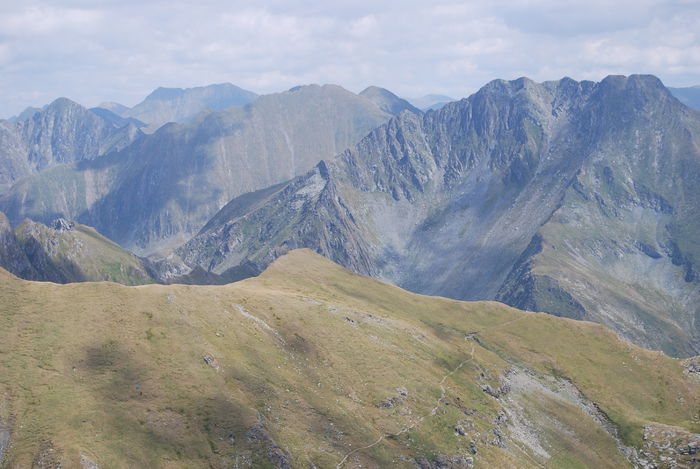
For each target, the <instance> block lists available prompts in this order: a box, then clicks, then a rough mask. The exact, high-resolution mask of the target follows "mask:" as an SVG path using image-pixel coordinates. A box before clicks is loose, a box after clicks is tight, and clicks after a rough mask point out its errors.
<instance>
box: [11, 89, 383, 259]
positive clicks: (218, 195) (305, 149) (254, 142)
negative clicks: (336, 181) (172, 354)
mask: <svg viewBox="0 0 700 469" xmlns="http://www.w3.org/2000/svg"><path fill="white" fill-rule="evenodd" d="M390 117H391V116H390V115H389V114H388V113H386V112H384V111H382V110H381V109H379V108H378V107H377V105H376V104H375V103H374V102H372V101H371V100H369V99H367V98H364V97H361V96H358V95H356V94H354V93H351V92H349V91H346V90H344V89H342V88H340V87H338V86H332V85H326V86H317V85H312V86H305V87H299V88H295V89H293V90H291V91H288V92H284V93H279V94H275V95H268V96H263V97H260V98H259V99H257V100H256V101H255V102H253V103H251V104H249V105H247V106H244V107H233V108H229V109H226V110H224V111H219V112H214V113H205V114H202V115H200V116H199V117H198V118H197V119H195V120H194V121H192V122H190V123H187V124H181V125H178V124H170V125H166V126H164V127H163V128H161V129H160V130H159V131H158V132H156V133H155V134H152V135H148V136H146V137H144V138H141V139H139V140H138V141H137V142H135V143H134V144H133V145H131V146H129V147H128V148H126V149H124V150H123V151H120V152H114V153H112V154H110V155H106V156H105V157H102V158H100V159H99V161H94V162H84V163H81V164H79V165H75V166H73V167H60V168H56V169H55V170H49V171H48V172H45V173H44V174H41V175H39V176H37V177H35V178H30V179H29V180H26V181H23V182H22V184H18V185H17V186H15V187H14V188H13V190H12V191H11V192H10V193H9V194H8V195H7V196H6V197H4V198H3V200H2V201H0V205H1V206H2V207H3V208H4V209H5V211H6V213H7V215H8V217H9V218H10V219H11V220H12V221H13V222H14V223H17V222H18V221H19V220H21V219H22V218H24V217H29V218H32V219H35V220H41V221H46V222H48V221H50V220H51V219H53V218H55V217H56V216H63V217H65V218H70V219H76V220H79V221H81V222H82V223H85V224H87V225H90V226H95V227H96V228H97V229H98V230H99V231H100V232H102V233H104V234H105V235H106V236H108V237H109V238H110V239H114V240H116V241H117V242H119V243H120V244H122V245H123V246H127V247H129V248H133V249H136V250H138V251H139V252H141V253H145V252H150V251H154V250H157V249H159V248H167V247H168V246H170V245H173V244H175V245H178V244H181V243H182V242H184V241H185V240H187V239H188V238H189V237H190V236H192V235H194V234H195V233H196V232H197V231H198V230H199V229H200V228H201V227H202V226H203V225H204V224H205V223H206V222H207V221H208V220H209V219H210V218H211V216H212V215H214V214H215V213H216V212H217V211H218V210H219V209H221V207H223V206H224V205H225V204H226V203H227V202H228V201H229V200H231V198H233V197H235V196H237V195H240V194H243V193H246V192H249V191H253V190H257V189H261V188H264V187H267V186H270V185H272V184H276V183H279V182H281V181H285V180H288V179H289V178H291V177H294V176H296V175H298V174H303V173H304V172H306V171H308V170H309V169H311V168H312V167H313V166H314V165H315V164H316V163H317V162H318V161H319V160H321V159H322V158H324V157H328V156H331V155H334V154H336V153H338V152H340V151H342V150H343V149H345V148H347V147H349V146H351V145H353V144H354V143H356V142H357V141H359V140H360V139H361V138H362V137H363V136H364V135H366V134H367V133H368V132H369V131H370V130H372V129H373V128H375V127H377V126H378V125H381V124H382V123H385V122H386V121H388V120H389V118H390Z"/></svg>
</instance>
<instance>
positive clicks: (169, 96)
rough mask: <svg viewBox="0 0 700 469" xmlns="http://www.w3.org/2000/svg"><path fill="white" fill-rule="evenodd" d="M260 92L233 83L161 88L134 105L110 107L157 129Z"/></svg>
mask: <svg viewBox="0 0 700 469" xmlns="http://www.w3.org/2000/svg"><path fill="white" fill-rule="evenodd" d="M257 97H258V95H256V94H255V93H253V92H252V91H247V90H244V89H242V88H239V87H237V86H235V85H232V84H231V83H222V84H218V85H209V86H201V87H196V88H184V89H183V88H158V89H156V90H154V91H153V92H152V93H151V94H149V95H148V96H147V97H146V99H144V100H143V101H142V102H141V103H139V104H137V105H136V106H134V107H132V108H130V109H122V108H119V109H118V111H119V112H116V111H115V109H110V110H111V111H113V112H116V113H117V114H119V115H121V116H123V117H133V118H136V119H138V120H140V121H142V122H146V123H147V124H150V129H151V130H155V129H157V128H158V127H160V126H161V125H163V124H165V123H167V122H187V121H190V120H192V119H193V118H194V117H195V116H196V115H197V114H199V113H200V112H202V111H205V110H210V111H219V110H222V109H226V108H228V107H231V106H241V105H244V104H248V103H249V102H251V101H253V100H254V99H255V98H257Z"/></svg>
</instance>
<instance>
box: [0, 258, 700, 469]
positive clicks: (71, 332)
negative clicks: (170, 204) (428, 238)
mask: <svg viewBox="0 0 700 469" xmlns="http://www.w3.org/2000/svg"><path fill="white" fill-rule="evenodd" d="M474 332H476V334H472V335H469V333H474ZM470 337H471V338H470ZM204 357H210V358H211V359H213V362H212V364H211V365H209V364H207V363H205V361H204V360H203V358H204ZM508 368H511V369H512V368H517V369H529V370H530V372H531V375H532V376H534V378H533V379H536V380H540V381H542V382H545V383H548V382H549V383H552V382H554V381H552V379H553V378H550V379H549V381H547V379H545V378H544V377H545V376H555V377H556V376H559V377H562V376H563V377H567V378H568V379H570V380H571V381H572V382H573V383H575V384H576V386H578V388H579V389H580V390H581V391H582V392H583V394H585V395H586V396H587V397H588V398H590V399H591V400H592V401H594V402H596V403H597V404H598V405H599V406H600V408H601V409H602V410H603V411H605V412H606V413H607V414H608V415H609V416H610V417H611V418H612V419H613V420H614V421H615V423H616V424H617V425H618V426H619V427H620V429H621V430H622V435H623V437H624V439H625V441H626V442H628V443H633V444H635V445H640V444H641V433H640V431H641V426H642V425H643V424H645V423H647V422H650V421H654V422H661V423H665V424H669V425H675V426H682V427H685V428H686V429H689V430H691V431H694V432H697V431H698V430H700V422H699V421H698V409H699V407H700V406H699V399H700V398H699V397H698V396H700V386H698V383H697V382H692V381H691V380H689V378H688V377H687V375H684V374H683V373H682V372H681V371H682V367H681V364H680V362H679V361H677V360H674V359H670V358H667V357H666V356H664V355H662V354H660V353H655V352H649V351H645V350H642V349H640V348H637V347H635V346H633V345H630V344H628V343H626V342H623V341H620V340H619V339H617V338H616V336H614V335H613V334H612V333H611V332H610V331H609V330H607V329H605V328H604V327H603V326H600V325H595V324H590V323H582V322H575V321H571V320H567V319H561V318H556V317H553V316H550V315H546V314H538V313H523V312H520V311H517V310H514V309H512V308H508V307H505V306H502V305H500V304H497V303H465V302H458V301H452V300H447V299H442V298H432V297H426V296H420V295H415V294H411V293H408V292H405V291H403V290H401V289H399V288H396V287H393V286H390V285H387V284H384V283H381V282H378V281H375V280H371V279H368V278H364V277H361V276H357V275H354V274H351V273H349V272H347V271H345V270H344V269H342V268H340V267H338V266H336V265H335V264H332V263H330V262H329V261H327V260H325V259H324V258H321V257H320V256H317V255H314V254H312V253H311V252H309V251H305V250H301V251H294V252H292V253H290V254H288V255H287V256H285V257H283V258H281V259H280V260H278V261H277V262H276V263H275V264H273V265H272V266H271V267H270V268H269V269H268V270H267V271H266V272H264V273H263V274H262V275H261V276H260V277H258V278H253V279H248V280H245V281H242V282H238V283H235V284H231V285H226V286H196V287H193V286H182V285H181V286H161V285H150V286H141V287H124V286H121V285H117V284H110V283H93V284H90V283H85V284H71V285H55V284H45V283H34V282H25V281H21V280H18V279H16V278H14V277H11V276H10V275H9V274H6V273H5V272H1V273H0V370H2V372H1V373H0V424H1V423H2V422H4V425H5V426H8V423H9V425H10V426H11V427H12V431H13V433H12V442H13V443H12V447H11V448H10V451H9V453H8V456H7V460H6V461H5V464H6V465H7V467H28V466H30V465H31V463H32V462H35V463H36V462H37V460H39V459H41V460H42V461H47V460H60V461H61V462H62V464H63V465H62V467H64V468H70V467H81V466H80V458H81V455H82V457H87V458H89V459H91V460H94V461H96V462H97V463H98V464H99V465H100V467H103V468H104V467H168V468H170V467H172V468H179V467H230V466H231V465H233V464H235V463H238V464H240V465H241V466H242V467H244V466H245V463H246V462H248V463H251V464H253V465H254V466H256V467H265V466H266V465H268V466H269V465H270V464H272V463H271V462H270V460H274V459H275V457H277V458H278V459H277V460H279V457H281V456H280V455H282V456H284V453H285V452H288V453H290V454H291V457H288V456H284V457H286V458H287V459H288V460H289V461H291V463H292V466H293V467H308V466H309V465H310V464H311V463H313V464H315V465H316V466H317V467H335V466H336V464H338V463H340V462H341V461H343V457H344V456H345V455H347V454H348V453H349V452H351V451H353V450H354V449H358V448H360V447H365V446H370V445H372V444H373V443H374V442H376V441H378V440H379V441H380V442H379V443H377V444H375V445H373V446H371V447H369V448H367V449H363V450H359V451H357V452H355V453H352V454H350V455H349V456H348V458H347V459H345V460H344V464H347V467H356V466H357V465H358V464H360V463H362V464H364V465H365V467H367V466H370V467H376V466H379V467H387V466H398V467H401V466H407V467H410V464H409V463H407V462H406V461H405V460H406V459H409V458H416V457H419V456H425V457H426V458H427V459H428V460H431V459H435V458H436V457H438V455H446V456H450V457H451V456H452V455H460V454H469V453H467V450H468V447H469V442H470V441H475V442H476V444H477V446H478V455H477V456H476V457H475V459H476V462H477V467H479V466H481V467H513V466H515V467H541V465H542V464H544V463H547V464H548V467H621V466H624V465H625V464H626V462H625V460H624V459H623V458H622V456H621V455H620V453H619V451H618V450H617V448H616V446H615V443H614V441H613V439H612V438H611V437H610V436H609V435H608V434H607V433H605V432H603V431H602V430H601V429H600V428H599V427H598V426H596V425H595V423H594V422H593V420H592V419H591V418H590V417H588V416H587V415H586V414H585V413H583V412H582V411H581V409H580V408H579V407H577V406H575V405H572V404H571V403H569V402H567V401H565V400H561V399H556V398H555V397H553V396H550V395H548V394H547V393H542V392H534V391H531V390H528V389H519V390H514V391H512V392H511V393H510V394H509V396H508V397H502V398H500V399H495V398H493V397H491V396H489V395H488V394H486V393H484V392H483V391H482V389H481V386H485V385H487V384H488V385H490V386H492V388H494V389H495V388H498V387H499V385H501V384H502V381H499V377H500V376H501V375H502V374H503V373H504V371H505V370H506V369H508ZM528 376H529V375H528ZM397 388H405V389H406V390H407V391H408V396H403V397H401V396H400V395H399V394H397V391H396V389H397ZM388 397H400V398H401V400H402V404H401V405H398V406H393V407H383V406H381V405H378V404H380V403H381V402H382V401H384V400H385V399H386V398H388ZM3 401H4V402H3ZM508 406H510V407H511V408H514V409H520V410H519V411H518V412H520V413H521V414H522V415H524V416H525V417H526V418H527V420H528V421H529V422H531V423H534V424H535V425H536V426H537V428H539V429H540V430H539V432H538V434H539V437H540V440H541V442H542V444H543V446H544V447H545V449H546V453H547V456H541V455H540V456H538V455H537V454H536V452H534V451H533V450H532V449H529V448H528V447H527V446H526V445H523V444H522V442H521V441H520V440H518V439H516V438H511V439H508V440H507V444H506V446H507V449H503V448H501V447H499V446H497V445H494V444H492V443H490V442H491V441H492V440H493V439H494V435H495V434H494V428H495V427H494V425H495V424H494V422H495V421H496V420H497V419H498V416H499V415H500V414H502V413H503V412H504V409H503V408H504V407H508ZM465 410H466V412H465ZM433 411H434V412H433ZM466 414H468V418H466V420H465V417H466ZM460 423H461V424H463V425H464V426H465V427H467V428H468V429H469V430H468V436H467V437H460V436H457V435H456V434H455V432H454V430H453V429H454V428H455V426H456V425H458V424H460ZM507 428H509V427H503V431H504V432H505V433H508V432H509V430H507ZM251 429H253V430H251ZM404 429H405V431H404V432H403V433H401V434H400V435H398V436H385V435H386V434H389V433H399V432H401V431H402V430H404ZM382 437H384V438H382ZM273 440H274V441H275V442H276V444H274V443H272V441H273ZM276 445H279V447H277V446H276ZM276 455H277V456H276ZM402 458H403V459H402Z"/></svg>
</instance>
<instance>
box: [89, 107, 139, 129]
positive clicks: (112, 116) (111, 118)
mask: <svg viewBox="0 0 700 469" xmlns="http://www.w3.org/2000/svg"><path fill="white" fill-rule="evenodd" d="M90 112H92V113H94V114H97V115H98V116H100V117H101V118H103V119H104V120H106V121H107V122H111V123H112V124H114V125H116V126H117V127H120V128H121V127H125V126H127V125H129V124H133V125H134V126H135V127H138V128H141V127H146V126H147V125H148V124H146V123H145V122H141V121H140V120H138V119H135V118H133V117H122V116H120V115H119V114H117V113H115V112H114V111H110V110H109V109H106V108H103V107H93V108H90Z"/></svg>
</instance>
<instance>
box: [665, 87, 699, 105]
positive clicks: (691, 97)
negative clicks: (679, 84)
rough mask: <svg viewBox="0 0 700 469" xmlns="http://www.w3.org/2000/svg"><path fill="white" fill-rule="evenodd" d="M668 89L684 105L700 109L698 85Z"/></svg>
mask: <svg viewBox="0 0 700 469" xmlns="http://www.w3.org/2000/svg"><path fill="white" fill-rule="evenodd" d="M669 91H671V94H673V96H675V97H676V98H678V100H679V101H680V102H682V103H683V104H685V105H686V106H690V107H692V108H694V109H700V85H699V86H690V87H688V88H669Z"/></svg>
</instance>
